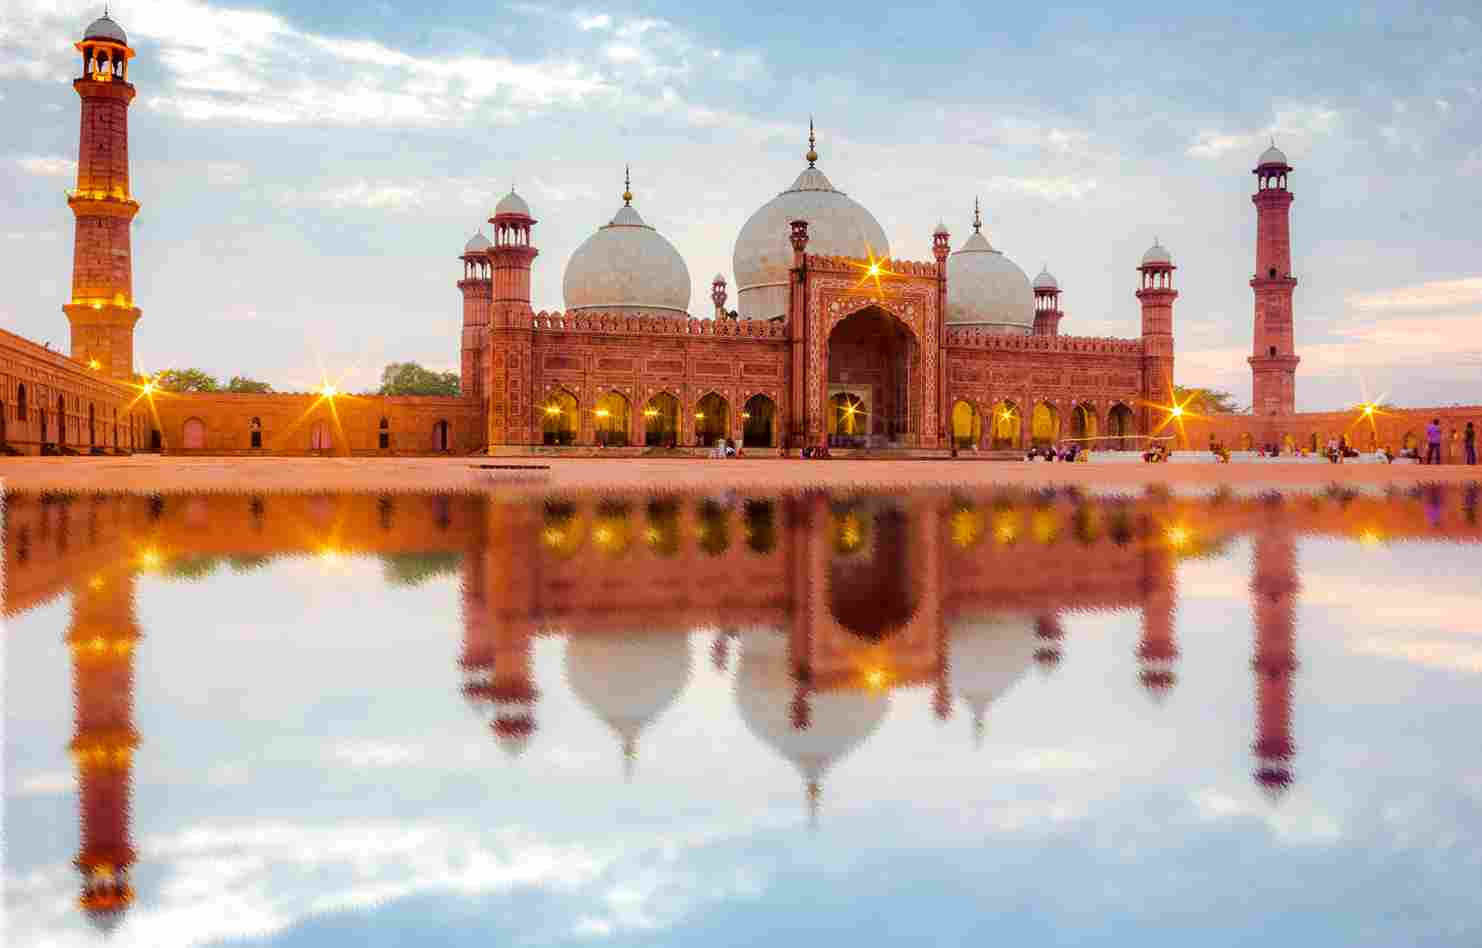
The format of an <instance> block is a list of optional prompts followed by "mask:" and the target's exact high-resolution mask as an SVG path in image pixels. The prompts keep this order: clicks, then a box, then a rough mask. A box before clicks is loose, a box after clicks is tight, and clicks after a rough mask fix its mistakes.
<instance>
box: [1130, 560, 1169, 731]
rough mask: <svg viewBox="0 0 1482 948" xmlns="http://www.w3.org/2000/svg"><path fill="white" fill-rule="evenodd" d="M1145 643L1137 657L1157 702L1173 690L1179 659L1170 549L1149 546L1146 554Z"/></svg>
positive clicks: (1144, 562)
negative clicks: (1176, 664) (1175, 670)
mask: <svg viewBox="0 0 1482 948" xmlns="http://www.w3.org/2000/svg"><path fill="white" fill-rule="evenodd" d="M1142 562H1143V570H1142V590H1141V591H1142V642H1141V643H1140V644H1139V645H1138V646H1137V658H1138V661H1139V662H1140V663H1141V665H1142V672H1141V674H1140V676H1139V677H1140V678H1141V680H1142V686H1143V687H1144V688H1146V689H1147V692H1148V694H1149V695H1150V696H1151V697H1152V698H1153V700H1154V701H1160V702H1161V701H1162V700H1163V699H1164V698H1166V697H1167V696H1168V692H1169V691H1171V690H1172V689H1173V685H1174V683H1175V682H1176V681H1177V676H1176V675H1175V673H1174V671H1173V666H1174V663H1175V662H1176V661H1177V660H1178V645H1177V644H1176V642H1175V638H1174V636H1175V631H1174V629H1175V625H1174V613H1175V610H1176V608H1177V595H1176V593H1177V586H1176V583H1177V577H1176V575H1175V572H1174V559H1173V553H1172V551H1171V550H1168V549H1167V548H1165V547H1163V546H1161V545H1151V544H1150V545H1149V546H1148V547H1147V548H1146V550H1145V551H1144V553H1143V561H1142Z"/></svg>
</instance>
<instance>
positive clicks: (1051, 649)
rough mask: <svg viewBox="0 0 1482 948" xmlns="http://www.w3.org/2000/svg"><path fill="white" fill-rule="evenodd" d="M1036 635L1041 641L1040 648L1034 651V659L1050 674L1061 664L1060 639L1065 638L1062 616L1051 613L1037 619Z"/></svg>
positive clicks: (1040, 667) (1035, 624) (1035, 622)
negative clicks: (1061, 623) (1061, 622)
mask: <svg viewBox="0 0 1482 948" xmlns="http://www.w3.org/2000/svg"><path fill="white" fill-rule="evenodd" d="M1034 635H1035V637H1036V638H1037V639H1039V641H1040V646H1039V648H1037V649H1035V651H1034V661H1035V663H1036V664H1037V665H1039V670H1040V671H1041V672H1043V673H1044V674H1046V675H1048V674H1049V673H1050V672H1052V671H1054V670H1055V666H1056V665H1059V664H1060V657H1061V651H1060V640H1061V639H1063V638H1065V629H1064V627H1062V626H1061V625H1060V616H1059V615H1057V614H1055V613H1049V614H1047V615H1042V616H1040V617H1038V618H1037V619H1035V620H1034Z"/></svg>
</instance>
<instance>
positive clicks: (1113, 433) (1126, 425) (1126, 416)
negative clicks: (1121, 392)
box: [1106, 402, 1137, 451]
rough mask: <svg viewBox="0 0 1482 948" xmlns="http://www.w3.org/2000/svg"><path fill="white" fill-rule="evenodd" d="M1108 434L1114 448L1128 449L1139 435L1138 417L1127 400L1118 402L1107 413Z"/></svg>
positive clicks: (1119, 449) (1117, 449)
mask: <svg viewBox="0 0 1482 948" xmlns="http://www.w3.org/2000/svg"><path fill="white" fill-rule="evenodd" d="M1106 436H1107V437H1108V438H1109V439H1112V440H1110V441H1109V442H1108V443H1109V444H1110V446H1111V447H1112V449H1113V450H1116V451H1128V450H1131V449H1132V447H1133V446H1134V439H1135V438H1136V436H1137V419H1136V417H1135V416H1133V414H1132V409H1131V408H1128V407H1127V404H1126V403H1125V402H1117V403H1116V404H1115V405H1113V406H1112V407H1111V411H1108V412H1107V413H1106Z"/></svg>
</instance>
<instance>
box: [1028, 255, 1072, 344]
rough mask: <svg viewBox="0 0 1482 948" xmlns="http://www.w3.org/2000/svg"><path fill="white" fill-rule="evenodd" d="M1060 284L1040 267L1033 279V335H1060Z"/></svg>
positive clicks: (1044, 268)
mask: <svg viewBox="0 0 1482 948" xmlns="http://www.w3.org/2000/svg"><path fill="white" fill-rule="evenodd" d="M1064 315H1065V314H1064V313H1062V312H1060V284H1059V282H1057V281H1056V279H1055V278H1054V277H1053V276H1051V275H1050V271H1049V269H1048V267H1040V271H1039V276H1037V277H1035V278H1034V335H1036V336H1058V335H1060V318H1061V317H1062V316H1064Z"/></svg>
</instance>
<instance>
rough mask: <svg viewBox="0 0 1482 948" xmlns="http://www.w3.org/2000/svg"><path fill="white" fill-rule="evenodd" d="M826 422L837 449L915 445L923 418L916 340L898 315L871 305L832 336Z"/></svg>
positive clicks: (842, 322)
mask: <svg viewBox="0 0 1482 948" xmlns="http://www.w3.org/2000/svg"><path fill="white" fill-rule="evenodd" d="M827 359H828V362H827V376H826V377H827V380H828V381H827V393H826V397H825V404H826V405H827V406H828V416H827V418H826V424H827V431H828V439H829V444H830V445H833V446H836V447H851V448H862V447H886V446H900V447H914V446H915V445H917V444H918V443H919V442H918V437H917V436H918V433H919V428H920V418H921V385H920V384H919V379H918V378H917V376H918V375H919V372H920V355H919V353H918V347H917V345H916V337H915V336H914V335H913V334H912V332H911V330H910V329H909V328H908V327H907V326H906V325H905V324H903V323H902V322H901V321H900V320H898V319H896V318H895V317H894V316H892V315H890V314H889V313H887V312H885V311H884V310H883V309H880V308H879V307H875V306H869V307H866V308H864V309H862V310H860V311H859V312H857V313H854V314H853V315H851V316H848V317H846V318H845V319H843V320H840V322H839V323H838V325H836V326H834V328H833V330H832V331H831V332H830V333H829V336H828V348H827Z"/></svg>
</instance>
